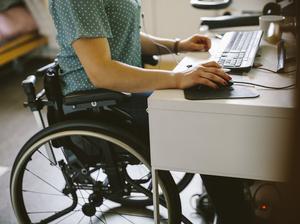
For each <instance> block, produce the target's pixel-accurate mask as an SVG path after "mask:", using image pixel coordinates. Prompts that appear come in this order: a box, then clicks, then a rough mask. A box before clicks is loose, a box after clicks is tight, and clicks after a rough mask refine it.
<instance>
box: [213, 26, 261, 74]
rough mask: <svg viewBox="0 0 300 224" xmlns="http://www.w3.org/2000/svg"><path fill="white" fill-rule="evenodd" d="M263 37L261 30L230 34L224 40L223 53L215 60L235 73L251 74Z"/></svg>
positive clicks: (215, 57) (217, 55) (215, 56)
mask: <svg viewBox="0 0 300 224" xmlns="http://www.w3.org/2000/svg"><path fill="white" fill-rule="evenodd" d="M262 35H263V31H261V30H257V31H242V32H228V33H226V34H225V35H224V36H223V38H222V44H221V46H223V48H222V49H223V50H222V52H220V53H218V54H216V55H214V57H213V58H214V60H216V61H217V62H218V63H219V64H220V65H221V66H223V67H224V68H227V69H230V70H231V71H233V72H249V71H250V70H251V68H252V67H253V63H254V59H255V56H256V54H257V51H258V49H259V45H260V41H261V38H262Z"/></svg>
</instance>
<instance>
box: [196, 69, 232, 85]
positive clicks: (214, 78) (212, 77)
mask: <svg viewBox="0 0 300 224" xmlns="http://www.w3.org/2000/svg"><path fill="white" fill-rule="evenodd" d="M200 76H201V77H203V78H206V79H208V80H210V81H212V82H214V83H216V84H217V85H223V86H226V85H227V81H226V80H225V79H223V78H221V77H220V76H218V75H216V74H214V73H210V72H201V73H200Z"/></svg>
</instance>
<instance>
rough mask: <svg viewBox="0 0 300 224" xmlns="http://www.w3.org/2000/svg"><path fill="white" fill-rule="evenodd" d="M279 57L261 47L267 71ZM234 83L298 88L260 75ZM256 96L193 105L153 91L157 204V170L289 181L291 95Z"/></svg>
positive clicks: (201, 56)
mask: <svg viewBox="0 0 300 224" xmlns="http://www.w3.org/2000/svg"><path fill="white" fill-rule="evenodd" d="M213 46H217V44H214V45H213ZM212 50H213V51H214V50H215V49H212ZM276 55H277V54H276V48H275V47H271V46H268V45H265V44H263V46H262V52H261V56H262V57H260V59H259V60H260V62H262V64H264V65H265V66H264V67H268V68H274V67H275V64H274V62H277V59H276ZM208 58H209V54H208V53H194V54H189V55H188V56H187V57H186V58H184V59H183V61H181V63H180V64H179V65H178V66H177V68H176V70H183V69H186V65H188V64H192V65H195V64H198V63H201V62H204V61H207V59H208ZM274 69H275V68H274ZM232 77H233V80H243V81H251V82H255V83H259V84H266V85H271V86H285V85H289V84H292V83H294V80H293V76H292V75H287V74H283V75H279V74H274V73H270V72H265V71H262V70H256V69H253V70H252V71H251V72H250V73H248V74H247V75H246V76H232ZM250 88H252V87H250ZM257 91H258V92H259V94H260V97H259V98H255V99H232V100H204V101H189V100H186V99H185V98H184V94H183V91H181V90H163V91H155V92H154V93H153V94H152V95H151V96H150V97H149V99H148V113H149V122H150V144H151V165H152V171H153V184H154V186H153V187H154V188H153V189H154V204H155V203H157V194H156V193H157V192H156V191H155V190H156V189H157V185H156V183H157V179H156V178H157V176H156V175H157V170H175V171H183V172H194V173H201V174H209V175H219V176H230V177H238V178H248V179H259V180H268V181H284V180H285V177H286V173H285V171H286V167H287V163H288V153H287V152H288V150H289V144H290V142H291V141H290V136H291V126H292V122H293V119H292V114H293V90H266V89H262V88H257ZM157 212H158V206H157V204H155V219H156V223H159V219H158V216H157Z"/></svg>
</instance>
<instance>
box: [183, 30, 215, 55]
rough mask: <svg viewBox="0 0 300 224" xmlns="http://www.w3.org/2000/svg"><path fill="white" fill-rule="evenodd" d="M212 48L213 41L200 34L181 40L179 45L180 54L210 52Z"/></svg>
mask: <svg viewBox="0 0 300 224" xmlns="http://www.w3.org/2000/svg"><path fill="white" fill-rule="evenodd" d="M210 48H211V40H210V39H209V38H208V37H206V36H202V35H200V34H195V35H193V36H191V37H189V38H187V39H184V40H181V41H180V42H179V45H178V50H179V52H188V51H208V50H209V49H210Z"/></svg>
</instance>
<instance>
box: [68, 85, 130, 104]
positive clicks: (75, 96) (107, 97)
mask: <svg viewBox="0 0 300 224" xmlns="http://www.w3.org/2000/svg"><path fill="white" fill-rule="evenodd" d="M128 97H129V96H128V95H126V94H124V93H120V92H115V91H111V90H106V89H94V90H87V91H80V92H76V93H72V94H69V95H67V96H65V97H64V99H63V102H64V105H67V106H73V105H79V104H89V103H92V102H104V101H115V102H118V101H122V100H125V99H127V98H128Z"/></svg>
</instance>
